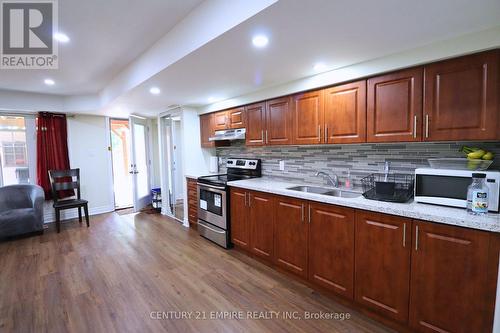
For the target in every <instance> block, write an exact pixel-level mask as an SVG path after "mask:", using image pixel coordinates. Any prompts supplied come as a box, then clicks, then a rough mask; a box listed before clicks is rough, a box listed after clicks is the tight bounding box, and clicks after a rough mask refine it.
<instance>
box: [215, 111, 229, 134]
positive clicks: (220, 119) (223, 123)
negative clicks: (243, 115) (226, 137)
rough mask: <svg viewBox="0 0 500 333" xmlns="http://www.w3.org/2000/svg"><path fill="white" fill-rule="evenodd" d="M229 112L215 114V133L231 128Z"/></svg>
mask: <svg viewBox="0 0 500 333" xmlns="http://www.w3.org/2000/svg"><path fill="white" fill-rule="evenodd" d="M227 114H228V112H227V111H219V112H215V113H214V120H213V122H214V131H220V130H225V129H228V128H229V121H228V116H227Z"/></svg>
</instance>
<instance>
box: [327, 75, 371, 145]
mask: <svg viewBox="0 0 500 333" xmlns="http://www.w3.org/2000/svg"><path fill="white" fill-rule="evenodd" d="M324 95H325V96H324V99H325V111H324V113H325V116H324V119H325V120H324V122H325V125H324V126H325V128H324V133H325V135H324V137H325V140H324V143H362V142H366V81H365V80H362V81H358V82H353V83H348V84H343V85H340V86H335V87H332V88H328V89H325V92H324Z"/></svg>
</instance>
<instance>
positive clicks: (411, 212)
mask: <svg viewBox="0 0 500 333" xmlns="http://www.w3.org/2000/svg"><path fill="white" fill-rule="evenodd" d="M228 185H229V186H233V187H239V188H244V189H248V190H255V191H260V192H268V193H273V194H279V195H284V196H289V197H295V198H299V199H306V200H311V201H317V202H322V203H327V204H333V205H339V206H345V207H351V208H358V209H363V210H368V211H374V212H380V213H386V214H391V215H398V216H403V217H409V218H414V219H419V220H424V221H431V222H438V223H443V224H449V225H455V226H460V227H467V228H472V229H479V230H486V231H492V232H498V233H500V214H493V213H490V214H488V215H487V216H473V215H469V214H468V213H467V211H466V210H465V209H460V208H452V207H444V206H436V205H429V204H422V203H416V202H413V201H412V202H409V203H391V202H382V201H375V200H368V199H365V198H364V197H363V196H360V197H357V198H339V197H331V196H326V195H321V194H315V193H306V192H299V191H292V190H287V188H288V187H292V186H297V185H310V184H300V183H289V182H283V181H278V180H276V179H271V178H266V177H262V178H254V179H247V180H237V181H232V182H228Z"/></svg>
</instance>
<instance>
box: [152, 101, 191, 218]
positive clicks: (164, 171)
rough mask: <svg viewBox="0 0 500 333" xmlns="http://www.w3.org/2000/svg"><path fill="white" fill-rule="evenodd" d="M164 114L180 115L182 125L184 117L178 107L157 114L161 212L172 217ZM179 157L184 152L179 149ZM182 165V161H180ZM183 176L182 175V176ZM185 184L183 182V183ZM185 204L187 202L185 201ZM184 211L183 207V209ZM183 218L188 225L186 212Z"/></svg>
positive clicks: (182, 173) (182, 172)
mask: <svg viewBox="0 0 500 333" xmlns="http://www.w3.org/2000/svg"><path fill="white" fill-rule="evenodd" d="M166 116H172V117H180V118H181V126H182V125H183V122H184V117H183V114H182V109H181V108H180V107H176V108H172V109H169V110H167V111H165V112H162V113H160V114H159V115H158V142H159V145H158V146H159V147H158V149H159V152H158V153H159V155H158V156H159V160H160V181H161V192H162V198H163V201H162V209H161V213H162V214H163V215H167V216H169V217H173V218H174V214H173V212H172V211H171V209H170V205H169V204H168V203H169V202H170V198H169V193H168V188H169V185H170V184H169V181H168V169H169V166H168V160H167V156H165V149H166V142H165V137H166V132H165V124H164V119H163V118H165V117H166ZM180 154H181V159H182V160H184V154H183V152H182V151H181V152H180ZM182 165H183V167H184V163H182ZM179 171H180V172H181V175H182V176H183V175H184V170H179ZM183 178H184V177H183ZM184 183H185V180H184V181H183V184H184ZM184 186H185V184H184ZM185 205H187V202H186V203H185ZM184 211H185V209H184ZM184 215H185V216H184V220H183V221H182V222H183V225H184V226H185V227H189V222H188V219H187V216H186V214H184Z"/></svg>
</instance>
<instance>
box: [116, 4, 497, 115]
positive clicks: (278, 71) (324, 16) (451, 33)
mask: <svg viewBox="0 0 500 333" xmlns="http://www.w3.org/2000/svg"><path fill="white" fill-rule="evenodd" d="M499 23H500V1H498V0H481V1H469V0H440V1H435V0H420V1H401V0H380V1H364V2H363V3H362V4H361V2H360V1H350V0H336V1H332V0H309V1H305V0H281V1H279V2H277V3H276V4H274V5H272V6H270V7H269V8H267V9H265V10H263V11H262V12H260V13H259V14H257V15H255V16H254V17H252V18H250V19H248V20H247V21H245V22H243V23H242V24H240V25H238V26H237V27H235V28H234V29H232V30H230V31H228V32H227V33H225V34H223V35H221V36H220V37H218V38H217V39H215V40H214V41H212V42H210V43H207V44H206V45H205V46H203V47H202V48H200V49H198V50H197V51H196V52H193V53H191V54H189V55H188V56H186V57H185V58H183V59H182V60H180V61H178V62H177V63H175V64H173V65H172V66H170V67H168V68H166V69H165V70H163V71H162V72H160V73H158V74H157V75H156V76H154V77H153V78H151V79H150V80H148V81H147V82H145V83H144V84H142V85H139V86H137V87H136V88H135V89H133V90H132V91H131V92H129V93H128V94H126V95H123V96H122V97H121V98H119V99H118V101H117V103H119V104H120V105H121V106H122V107H124V108H126V107H128V108H130V110H141V109H142V110H144V111H146V110H153V111H157V110H160V109H162V108H163V109H165V107H166V106H167V105H171V104H181V105H191V106H200V105H205V104H208V98H209V97H215V98H218V99H225V98H231V97H235V96H239V95H243V94H248V93H251V92H254V91H257V90H261V89H263V88H265V87H269V86H273V85H276V84H280V83H284V82H288V81H292V80H296V79H299V78H302V77H306V76H310V75H313V74H315V72H314V70H313V65H314V63H316V62H324V63H325V64H326V65H328V67H329V68H330V69H334V68H339V67H343V66H348V65H352V64H355V63H359V62H361V61H366V60H369V59H375V58H379V57H383V56H386V55H389V54H393V53H396V52H400V51H402V50H407V49H413V48H416V47H418V46H421V45H425V44H429V43H433V42H436V41H439V40H446V39H449V38H453V37H455V36H460V35H463V34H466V33H469V32H473V31H478V30H483V29H486V28H488V27H492V26H496V25H499ZM260 31H263V32H266V33H268V34H269V38H270V42H269V46H268V47H267V48H266V49H255V48H254V47H253V46H252V44H251V36H252V35H253V34H254V33H256V32H260ZM152 85H155V86H158V87H161V89H162V94H161V95H160V96H151V95H150V94H149V92H148V87H149V86H152Z"/></svg>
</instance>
